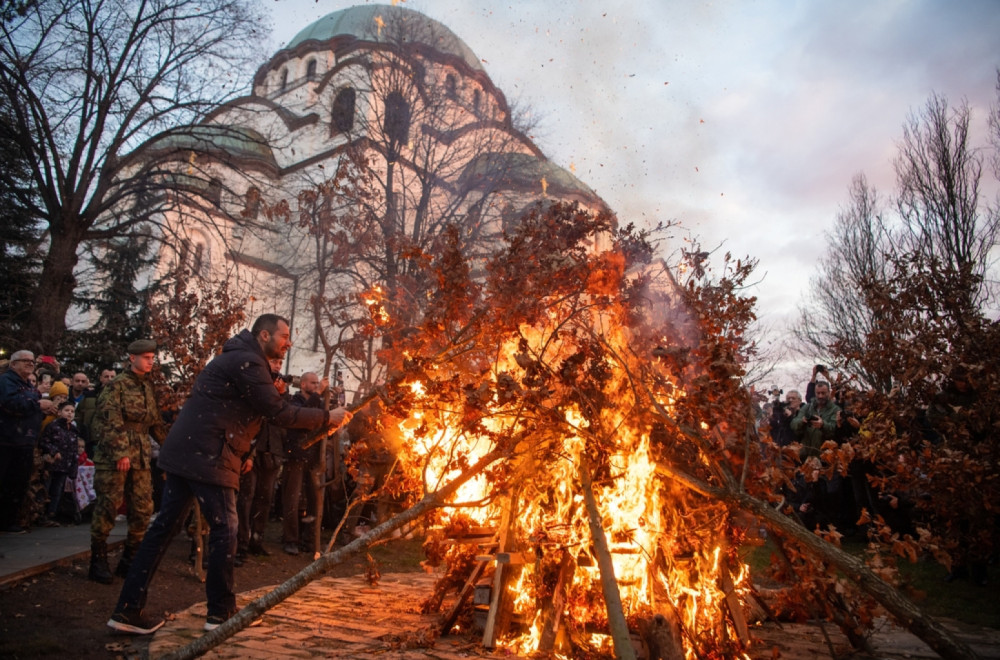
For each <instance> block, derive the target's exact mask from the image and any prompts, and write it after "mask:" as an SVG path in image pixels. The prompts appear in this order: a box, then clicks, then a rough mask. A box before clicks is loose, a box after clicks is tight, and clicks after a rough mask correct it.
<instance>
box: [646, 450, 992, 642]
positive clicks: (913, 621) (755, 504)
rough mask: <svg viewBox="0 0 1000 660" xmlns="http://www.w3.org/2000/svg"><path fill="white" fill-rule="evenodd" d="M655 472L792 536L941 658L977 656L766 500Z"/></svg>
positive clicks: (670, 470) (673, 472)
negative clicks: (755, 516)
mask: <svg viewBox="0 0 1000 660" xmlns="http://www.w3.org/2000/svg"><path fill="white" fill-rule="evenodd" d="M656 472H657V473H658V474H660V475H661V476H664V477H667V478H669V479H672V480H674V481H677V482H678V483H681V484H683V485H684V486H686V487H687V488H690V489H691V490H693V491H695V492H697V493H700V494H702V495H705V496H707V497H711V498H714V499H718V500H721V501H724V502H728V503H729V504H732V505H734V506H736V507H737V508H740V509H742V510H744V511H748V512H750V513H753V514H755V515H757V516H759V517H760V518H762V519H763V520H764V521H765V522H766V523H767V525H768V526H769V527H770V528H771V529H772V530H774V531H776V532H778V533H779V534H782V535H784V536H786V537H788V538H791V539H794V540H795V542H797V543H798V544H799V545H800V546H801V547H803V548H804V549H805V550H807V551H808V552H809V553H810V554H812V555H814V556H816V557H819V558H820V559H822V560H823V561H826V562H828V563H829V564H831V565H832V566H834V567H835V568H837V569H838V570H840V571H841V572H842V573H843V574H844V575H845V576H846V577H847V578H848V579H850V580H851V581H852V582H854V583H855V584H856V585H858V587H859V588H860V589H861V590H862V591H864V592H865V593H866V594H868V595H870V596H871V597H872V598H874V599H875V600H877V601H878V602H879V604H880V605H882V606H883V607H885V609H886V610H888V612H889V613H890V614H891V615H892V616H893V618H895V620H896V621H897V622H898V623H899V624H900V625H902V626H903V627H905V628H906V629H907V630H909V631H910V632H911V633H913V634H914V635H916V636H917V637H919V638H920V639H921V640H923V641H924V642H926V643H927V645H928V646H930V647H931V648H932V649H934V651H936V652H937V653H938V654H939V655H940V656H941V657H942V658H944V659H945V660H969V658H977V657H979V656H977V655H976V654H975V652H973V650H972V649H971V648H969V646H968V645H967V644H965V643H964V642H962V641H961V640H959V639H956V638H955V637H954V636H953V635H952V634H951V633H950V632H948V630H947V629H945V628H944V627H943V626H942V625H941V624H940V623H938V622H937V621H935V620H934V619H933V618H931V617H929V616H927V615H926V614H924V613H923V612H922V611H921V609H920V608H919V607H917V606H916V605H915V604H914V603H913V602H912V601H911V600H909V599H908V598H906V596H904V595H903V594H901V593H900V592H899V591H898V590H897V589H896V588H895V587H893V586H892V585H890V584H888V583H887V582H885V581H884V580H882V579H881V578H880V577H879V576H877V575H876V574H875V573H873V572H872V570H871V569H869V568H868V567H867V566H866V565H865V563H864V562H863V561H861V560H860V559H858V558H857V557H854V556H852V555H850V554H848V553H846V552H844V551H843V550H841V549H840V548H838V547H837V546H835V545H833V544H832V543H828V542H826V541H824V540H823V539H821V538H820V537H818V536H816V535H815V534H813V533H812V532H810V531H809V530H808V529H806V528H805V527H803V526H801V525H800V524H798V523H797V522H795V521H794V520H792V519H791V518H789V517H788V516H785V515H783V514H782V513H780V512H779V511H776V510H775V509H774V508H772V507H771V506H769V505H768V504H767V503H766V502H762V501H761V500H759V499H757V498H756V497H753V496H752V495H750V494H748V493H745V492H737V491H732V490H727V489H723V488H716V487H713V486H710V485H708V484H706V483H704V482H701V481H700V480H698V479H695V478H694V477H692V476H690V475H688V474H686V473H685V472H683V471H682V470H679V469H677V468H675V467H673V466H670V465H667V464H663V463H659V464H657V466H656Z"/></svg>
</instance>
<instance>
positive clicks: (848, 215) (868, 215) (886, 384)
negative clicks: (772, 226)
mask: <svg viewBox="0 0 1000 660" xmlns="http://www.w3.org/2000/svg"><path fill="white" fill-rule="evenodd" d="M849 194H850V200H849V202H848V205H847V206H846V207H844V208H843V209H841V211H840V213H838V214H837V220H836V223H835V224H834V228H833V231H832V232H831V233H830V234H829V235H828V236H827V241H828V244H829V250H828V252H827V254H826V255H824V256H823V258H822V259H821V261H820V265H819V273H818V274H817V275H815V276H814V277H813V279H812V281H811V284H812V286H811V291H810V294H811V298H810V301H809V303H808V304H807V305H806V306H803V307H802V308H800V311H799V322H798V324H797V325H796V327H795V333H796V336H797V337H798V338H799V340H800V341H801V342H802V343H803V344H804V345H805V346H806V347H808V350H809V351H810V355H811V356H813V357H815V358H816V359H818V360H821V361H823V362H827V363H831V362H837V361H841V357H840V356H842V355H843V354H844V353H845V352H847V353H850V354H852V355H853V354H856V353H857V350H856V349H858V348H859V347H860V345H861V344H863V343H864V341H865V338H866V337H867V336H868V334H869V333H870V332H871V330H872V321H873V319H872V315H871V309H869V307H868V305H867V303H866V302H865V298H864V295H863V293H862V290H863V287H864V284H865V282H866V281H868V280H869V279H875V280H880V279H883V278H884V277H885V276H886V274H887V273H886V269H887V268H888V265H887V262H886V255H887V254H888V253H889V251H890V250H891V246H892V242H893V237H892V232H891V230H890V228H889V227H888V226H887V225H886V221H885V216H884V215H883V203H882V200H881V199H880V198H879V194H878V192H877V191H876V190H875V188H874V187H872V186H871V184H869V183H868V179H867V178H866V177H865V175H864V174H858V175H857V176H855V177H854V180H853V181H852V182H851V187H850V191H849ZM844 366H845V367H846V368H847V369H848V371H850V372H851V373H855V374H858V375H859V376H861V377H862V378H863V379H864V380H865V382H867V383H868V384H870V385H872V386H874V387H878V388H879V389H881V390H882V391H886V392H887V391H888V390H889V388H890V387H891V386H892V383H891V374H882V373H870V372H869V371H868V370H867V369H866V365H864V364H859V363H857V362H856V361H852V362H850V363H849V364H845V365H844Z"/></svg>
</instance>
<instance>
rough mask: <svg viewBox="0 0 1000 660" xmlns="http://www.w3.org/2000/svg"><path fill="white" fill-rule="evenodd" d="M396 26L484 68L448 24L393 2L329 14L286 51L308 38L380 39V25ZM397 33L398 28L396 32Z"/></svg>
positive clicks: (406, 34)
mask: <svg viewBox="0 0 1000 660" xmlns="http://www.w3.org/2000/svg"><path fill="white" fill-rule="evenodd" d="M394 25H402V26H403V30H402V33H403V34H402V36H403V38H405V39H409V40H411V41H419V42H421V43H423V44H425V45H427V46H429V47H431V48H433V49H435V50H437V51H439V52H442V53H446V54H449V55H454V56H455V57H458V58H460V59H462V60H464V61H465V63H466V64H468V65H469V66H470V67H472V68H473V69H475V70H477V71H483V70H484V69H483V66H482V64H481V63H480V61H479V58H478V57H476V54H475V53H473V52H472V49H471V48H469V47H468V46H467V45H466V44H465V42H464V41H462V40H461V39H459V38H458V36H457V35H456V34H455V33H454V32H452V31H451V30H449V29H448V28H447V27H445V25H444V24H442V23H439V22H438V21H435V20H434V19H433V18H428V17H427V16H424V15H423V14H421V13H420V12H416V11H413V10H411V9H405V8H403V7H392V6H389V5H362V6H357V7H349V8H347V9H341V10H340V11H335V12H333V13H332V14H327V15H326V16H324V17H323V18H321V19H319V20H318V21H316V22H314V23H312V24H311V25H308V26H306V27H305V28H304V29H303V30H302V31H301V32H299V33H298V34H297V35H295V36H294V37H293V38H292V40H291V41H289V42H288V45H287V46H285V50H291V49H294V48H296V47H297V46H299V45H301V44H303V43H305V42H307V41H316V42H319V43H322V42H325V41H329V40H330V39H333V38H335V37H341V36H352V37H355V38H357V39H360V40H364V41H379V40H380V39H379V36H380V32H381V30H382V29H383V28H382V27H380V26H394ZM396 32H398V31H394V32H393V34H396Z"/></svg>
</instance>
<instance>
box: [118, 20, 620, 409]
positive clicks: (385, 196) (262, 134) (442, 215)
mask: <svg viewBox="0 0 1000 660" xmlns="http://www.w3.org/2000/svg"><path fill="white" fill-rule="evenodd" d="M511 114H512V113H511V109H510V107H509V106H508V104H507V100H506V98H505V97H504V95H503V93H502V92H501V91H500V90H499V89H497V88H496V87H495V86H494V85H493V83H492V82H491V81H490V79H489V76H488V75H487V74H486V71H485V70H484V68H483V66H482V64H481V62H480V61H479V59H478V58H477V57H476V56H475V54H474V53H473V52H472V50H471V49H470V48H469V47H468V46H467V45H466V44H465V43H464V42H462V40H461V39H459V38H458V37H457V36H456V35H455V34H453V33H452V32H451V31H450V30H449V29H448V28H446V27H445V26H444V25H442V24H440V23H438V22H437V21H434V20H432V19H430V18H427V17H425V16H423V15H422V14H419V13H417V12H415V11H412V10H409V9H405V8H402V7H391V6H380V5H364V6H359V7H353V8H350V9H345V10H341V11H337V12H334V13H332V14H330V15H328V16H326V17H324V18H322V19H320V20H318V21H316V22H315V23H313V24H312V25H309V26H308V27H306V28H305V29H303V30H302V31H301V32H300V33H299V34H298V35H297V36H296V37H295V38H294V39H292V40H291V41H290V42H289V44H288V45H287V47H286V48H284V49H283V50H280V51H279V52H277V53H276V54H275V55H274V56H273V57H272V58H271V59H270V61H268V62H267V63H266V64H265V65H264V66H262V67H261V68H260V70H259V71H258V72H257V74H256V76H255V77H254V82H253V91H252V93H251V94H250V95H248V96H245V97H241V98H237V99H233V100H232V101H230V102H228V103H226V104H224V105H223V106H221V107H219V108H218V109H217V110H215V111H214V112H212V113H211V114H210V115H209V116H208V117H207V118H206V119H205V120H204V121H203V122H201V123H199V124H197V125H193V126H183V127H177V128H175V129H171V130H168V131H165V132H164V133H162V134H160V135H158V136H156V137H155V138H153V139H151V140H150V141H148V142H147V143H146V144H144V145H143V146H142V147H141V148H140V149H139V150H137V151H136V153H135V154H133V158H135V163H136V164H135V167H137V168H145V169H147V170H148V171H149V173H150V180H153V181H156V182H157V183H156V186H157V187H158V189H157V190H156V191H155V192H156V193H157V194H160V195H161V200H162V199H167V200H168V201H170V200H171V196H173V197H172V199H173V202H172V203H169V204H168V205H167V206H166V209H167V210H166V211H164V212H163V213H164V218H163V219H164V220H165V222H164V223H163V224H164V225H165V226H167V227H169V228H170V232H171V234H172V236H171V237H170V238H169V239H168V240H166V241H165V249H164V252H163V258H162V263H163V266H162V267H163V268H164V269H166V268H167V267H169V265H170V264H171V263H176V262H177V260H184V261H186V263H187V264H188V265H189V267H191V268H192V269H194V270H195V271H197V272H198V273H199V274H201V275H202V276H204V277H206V278H209V279H211V278H221V277H225V278H228V279H229V280H230V281H231V282H233V283H235V284H237V286H238V290H239V291H240V293H241V294H243V295H245V296H246V297H247V300H248V308H247V316H248V319H252V318H253V317H255V316H256V315H257V314H259V313H263V312H268V311H276V312H278V313H281V314H284V315H286V316H289V317H290V318H291V319H292V320H293V325H294V327H293V332H294V341H295V346H294V347H293V348H292V350H291V351H290V355H289V360H290V363H289V365H288V370H289V371H290V372H291V373H296V374H297V373H301V372H302V371H303V370H320V371H321V370H322V363H323V361H324V360H325V357H324V356H325V352H324V351H323V350H322V349H323V347H322V342H321V341H320V338H319V337H318V336H317V332H316V324H315V323H314V322H313V311H312V305H313V301H314V300H315V297H314V296H315V294H316V293H317V291H318V290H319V289H320V286H321V285H322V282H321V279H322V278H323V277H326V288H325V291H326V295H327V296H328V297H330V298H333V297H334V296H333V295H331V293H330V292H338V294H339V295H341V296H342V301H341V303H336V304H340V305H341V308H338V311H337V313H338V314H339V315H340V318H342V319H344V323H345V324H349V319H350V318H351V314H352V312H351V309H350V307H351V304H352V303H351V300H350V298H351V296H352V295H355V294H357V292H358V291H360V290H361V289H362V288H364V286H370V285H372V284H375V283H380V284H383V285H384V284H386V283H387V281H388V284H389V285H390V286H392V285H394V284H399V285H403V284H400V283H405V282H406V277H407V275H408V272H407V268H408V267H409V266H408V264H407V263H406V260H405V259H401V258H400V254H402V253H403V252H405V251H406V250H407V249H410V248H412V249H416V250H421V249H427V248H429V247H430V246H431V245H432V244H433V242H434V241H435V240H436V239H437V238H438V237H439V236H440V234H441V231H442V230H443V228H444V227H445V226H447V225H453V226H457V227H459V228H460V232H459V233H460V237H461V240H462V242H463V248H464V249H466V250H467V251H469V253H473V254H474V253H475V251H476V250H483V251H485V250H488V246H489V244H490V241H491V239H492V238H493V237H495V235H496V233H497V232H498V231H499V230H500V229H501V228H502V227H503V226H504V223H506V222H514V221H516V218H517V217H518V216H519V215H520V214H521V212H523V210H524V209H525V208H526V207H528V206H529V205H531V204H533V203H535V202H538V201H546V200H549V201H555V200H565V201H575V202H579V203H581V204H583V205H585V206H587V207H590V208H595V209H597V208H603V202H602V201H601V200H600V199H599V198H598V196H597V195H596V194H595V193H594V192H593V191H592V190H590V189H589V188H588V187H587V186H586V185H584V184H583V183H581V182H580V181H579V180H578V179H576V177H575V176H573V175H572V174H571V173H570V172H568V171H566V170H564V169H562V168H560V167H558V166H556V165H554V164H553V163H551V162H550V161H548V160H547V159H546V158H545V157H544V155H543V154H542V153H541V151H540V150H539V149H538V148H537V147H536V146H535V145H534V144H533V143H532V142H531V141H530V140H529V139H528V138H527V137H526V136H525V135H524V134H523V133H522V132H520V131H519V130H518V128H517V126H516V124H515V122H514V121H513V120H512V117H511ZM352 159H353V160H352ZM347 163H354V166H353V168H352V169H351V172H350V176H349V177H348V178H347V179H346V181H347V183H345V182H344V181H342V182H341V185H340V186H339V187H335V188H336V191H335V192H334V193H331V194H330V195H329V196H328V197H327V198H326V199H325V200H319V202H325V203H319V202H317V200H316V199H313V200H312V202H313V203H311V204H310V203H309V202H308V201H306V199H307V198H306V197H303V196H302V193H303V192H304V191H310V190H316V187H317V186H318V185H322V184H323V183H324V182H327V183H328V182H329V181H330V180H331V179H332V178H333V177H334V176H335V175H336V173H337V172H338V168H339V167H343V166H345V165H346V164H347ZM359 163H360V165H359ZM177 191H183V192H184V193H185V194H180V193H178V192H177ZM192 192H193V193H195V194H193V195H192V194H190V193H192ZM282 200H284V201H285V202H287V207H286V210H287V215H286V216H284V217H275V216H274V215H273V214H268V213H267V212H266V210H267V209H269V208H273V207H274V206H275V205H278V204H279V202H281V201H282ZM331 218H332V222H333V225H334V226H335V227H337V228H343V227H352V228H353V233H354V234H358V235H360V236H361V238H357V239H356V240H355V243H354V245H347V246H346V247H345V245H344V244H343V242H342V244H341V245H340V246H339V247H330V246H329V245H326V246H325V247H324V246H323V245H321V244H320V243H318V242H317V241H316V238H315V234H311V233H310V232H309V231H308V226H309V224H310V223H316V222H317V221H321V222H326V223H327V224H326V225H325V226H326V227H329V226H330V224H329V223H330V221H331ZM303 219H305V220H307V222H305V223H302V222H300V221H302V220H303ZM352 223H353V224H352ZM341 238H343V234H341ZM318 264H319V265H318ZM321 266H323V267H321ZM331 266H332V267H331ZM324 267H325V268H324ZM324 270H326V271H329V272H326V273H323V272H321V271H324ZM346 271H350V274H347V273H346ZM336 304H335V303H331V308H332V307H335V306H336ZM354 348H355V350H354V351H353V357H350V356H349V357H348V359H346V360H345V359H344V356H343V352H338V353H337V354H335V355H334V360H335V361H338V362H339V363H340V364H341V365H343V366H345V367H346V372H345V380H346V382H347V385H348V389H349V390H350V389H352V383H358V382H364V381H366V380H377V378H378V376H379V374H378V366H377V365H375V364H372V363H370V361H368V360H369V358H367V357H366V355H368V354H370V353H371V351H364V350H361V351H359V350H357V349H358V347H357V346H355V347H354ZM368 348H370V347H368Z"/></svg>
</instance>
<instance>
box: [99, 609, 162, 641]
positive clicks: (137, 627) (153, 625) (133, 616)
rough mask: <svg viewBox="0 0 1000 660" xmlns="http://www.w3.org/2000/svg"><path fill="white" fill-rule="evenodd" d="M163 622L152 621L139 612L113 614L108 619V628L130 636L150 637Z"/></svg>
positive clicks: (159, 620) (160, 620)
mask: <svg viewBox="0 0 1000 660" xmlns="http://www.w3.org/2000/svg"><path fill="white" fill-rule="evenodd" d="M164 623H165V621H164V620H163V619H153V618H151V617H147V616H145V615H143V614H142V613H141V612H115V613H114V614H112V615H111V618H110V619H108V627H109V628H112V629H114V630H117V631H118V632H123V633H128V634H130V635H152V634H153V633H155V632H156V631H157V630H159V629H160V628H161V627H162V626H163V624H164Z"/></svg>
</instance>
